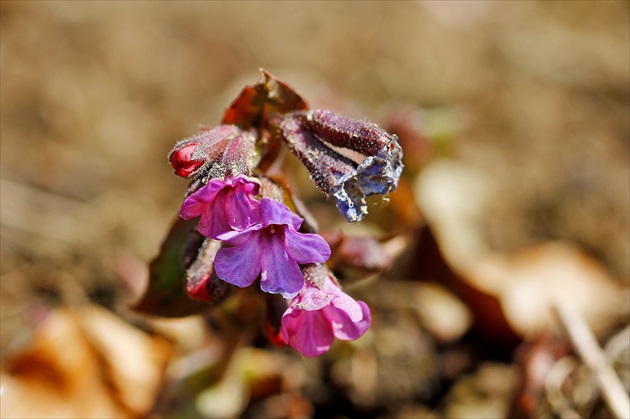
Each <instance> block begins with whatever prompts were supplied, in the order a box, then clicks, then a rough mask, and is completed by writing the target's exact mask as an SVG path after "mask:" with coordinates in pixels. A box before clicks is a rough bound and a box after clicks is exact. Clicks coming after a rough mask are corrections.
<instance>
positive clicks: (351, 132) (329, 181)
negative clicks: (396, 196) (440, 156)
mask: <svg viewBox="0 0 630 419" xmlns="http://www.w3.org/2000/svg"><path fill="white" fill-rule="evenodd" d="M277 125H279V127H280V135H281V136H282V138H283V139H284V140H285V141H286V143H287V144H288V145H289V148H290V149H291V151H293V153H294V154H295V155H296V156H297V157H298V158H299V159H300V160H301V161H302V163H303V164H304V165H305V166H306V168H307V169H308V170H309V172H310V173H311V178H312V179H313V181H314V182H315V184H316V185H317V187H318V188H319V189H321V190H322V191H324V192H325V193H329V194H332V195H333V196H334V197H335V198H336V200H337V208H338V209H339V211H340V212H341V214H342V215H343V216H344V217H345V218H346V220H347V221H348V222H355V221H361V220H362V219H363V217H364V216H365V215H366V214H367V201H366V197H367V196H370V195H386V194H387V193H389V192H391V191H393V190H394V189H396V187H397V186H398V179H399V178H400V175H401V173H402V169H403V164H402V149H401V148H400V145H399V144H398V137H396V136H395V135H391V134H388V133H387V132H385V131H384V130H382V129H381V128H379V127H378V126H377V125H375V124H372V123H368V122H362V121H357V120H354V119H350V118H347V117H345V116H341V115H337V114H335V113H333V112H330V111H325V110H310V111H297V112H292V113H290V114H287V115H285V116H284V117H283V118H282V120H281V121H280V122H278V123H277ZM326 144H330V145H333V146H337V147H342V148H347V149H350V150H354V151H357V152H359V153H362V154H364V155H365V156H367V157H366V158H365V159H364V160H363V161H362V162H361V163H360V164H359V165H357V164H356V163H355V162H353V161H352V160H350V159H349V158H347V157H345V156H343V155H341V154H340V153H338V152H336V151H334V150H333V149H332V148H330V147H328V146H327V145H326Z"/></svg>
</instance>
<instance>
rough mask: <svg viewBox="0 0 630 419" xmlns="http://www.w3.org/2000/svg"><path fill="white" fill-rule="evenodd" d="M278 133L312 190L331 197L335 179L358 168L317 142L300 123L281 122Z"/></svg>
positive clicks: (293, 120) (285, 119) (294, 120)
mask: <svg viewBox="0 0 630 419" xmlns="http://www.w3.org/2000/svg"><path fill="white" fill-rule="evenodd" d="M280 131H281V133H280V134H281V137H282V138H283V139H284V140H285V141H286V143H287V145H288V146H289V149H290V150H291V151H292V152H293V154H295V155H296V156H297V157H298V158H299V159H300V160H301V161H302V163H303V164H304V166H306V168H307V169H308V171H309V172H310V173H311V179H313V182H314V183H315V186H317V187H318V188H319V189H320V190H321V191H322V192H324V193H326V194H328V193H330V190H331V188H332V187H333V186H334V185H335V184H336V183H337V179H339V178H340V177H342V176H343V175H345V174H346V173H349V172H353V171H354V170H355V169H356V167H357V164H356V163H355V162H353V161H352V160H350V159H349V158H347V157H345V156H342V155H341V154H339V153H337V152H336V151H334V150H333V149H331V148H330V147H328V146H327V145H325V144H324V143H322V142H321V141H320V140H318V139H317V137H316V136H315V135H314V134H313V133H312V132H311V131H309V130H308V129H307V128H306V127H305V126H304V124H303V123H302V121H300V120H299V119H296V118H284V119H283V120H282V121H281V122H280Z"/></svg>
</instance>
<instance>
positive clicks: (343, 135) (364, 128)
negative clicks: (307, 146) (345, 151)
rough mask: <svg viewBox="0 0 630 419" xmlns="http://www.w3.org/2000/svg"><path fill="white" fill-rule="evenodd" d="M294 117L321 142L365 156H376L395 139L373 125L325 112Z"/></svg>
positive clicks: (298, 113)
mask: <svg viewBox="0 0 630 419" xmlns="http://www.w3.org/2000/svg"><path fill="white" fill-rule="evenodd" d="M294 115H295V116H296V117H299V118H300V119H302V120H303V121H304V124H305V125H306V126H308V128H309V129H310V130H311V131H313V132H314V133H315V135H317V136H318V137H320V138H321V139H322V140H324V141H326V142H328V143H330V144H332V145H335V146H338V147H344V148H349V149H351V150H354V151H358V152H359V153H362V154H364V155H366V156H374V155H376V154H377V153H378V152H379V150H381V149H383V147H385V146H387V145H388V144H390V143H391V142H392V140H393V139H394V138H395V137H394V136H393V135H391V134H389V133H387V132H386V131H385V130H383V129H382V128H380V127H379V126H378V125H376V124H374V123H371V122H364V121H358V120H356V119H352V118H348V117H346V116H343V115H339V114H336V113H334V112H331V111H327V110H321V109H314V110H310V111H300V112H294Z"/></svg>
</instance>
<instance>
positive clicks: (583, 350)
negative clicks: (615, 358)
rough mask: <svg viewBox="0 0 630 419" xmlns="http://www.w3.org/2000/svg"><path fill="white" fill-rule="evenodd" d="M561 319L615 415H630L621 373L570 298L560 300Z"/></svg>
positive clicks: (558, 309)
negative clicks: (612, 363) (620, 377)
mask: <svg viewBox="0 0 630 419" xmlns="http://www.w3.org/2000/svg"><path fill="white" fill-rule="evenodd" d="M555 309H556V313H557V315H558V318H559V319H560V323H561V324H562V326H563V327H564V329H565V330H566V332H567V333H568V335H569V338H570V339H571V343H572V344H573V347H574V348H575V350H576V352H577V353H578V354H579V355H580V357H581V358H582V360H583V361H584V363H585V364H586V365H587V366H588V367H589V368H590V369H591V371H593V373H594V374H595V377H596V380H597V384H598V385H599V387H600V390H601V392H602V396H603V399H604V401H605V403H606V405H607V406H608V408H609V409H610V412H611V413H612V414H613V415H614V416H615V417H616V418H630V398H629V397H628V393H626V391H625V389H624V388H623V385H622V384H621V381H620V380H619V377H618V376H617V375H616V373H615V371H614V370H613V368H612V367H611V366H610V364H609V363H608V360H607V358H606V355H604V353H603V352H602V349H601V348H600V347H599V345H598V344H597V341H596V340H595V336H593V333H592V332H591V330H590V329H589V328H588V326H587V325H586V323H585V322H584V320H583V319H582V318H581V317H580V314H579V313H578V312H577V310H576V309H575V308H574V307H573V306H572V305H571V303H570V302H568V301H563V300H560V301H558V302H557V303H556V306H555Z"/></svg>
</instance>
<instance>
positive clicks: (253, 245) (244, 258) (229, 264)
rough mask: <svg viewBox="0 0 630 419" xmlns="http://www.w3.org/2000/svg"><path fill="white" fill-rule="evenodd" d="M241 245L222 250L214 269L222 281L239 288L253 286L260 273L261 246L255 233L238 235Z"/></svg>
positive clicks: (249, 232) (215, 261)
mask: <svg viewBox="0 0 630 419" xmlns="http://www.w3.org/2000/svg"><path fill="white" fill-rule="evenodd" d="M238 242H239V244H238V245H236V246H232V247H223V248H221V249H220V250H219V251H218V253H217V256H216V258H215V259H214V269H215V271H216V273H217V275H218V276H219V278H221V279H222V280H224V281H225V282H229V283H230V284H234V285H236V286H239V287H247V286H249V285H251V284H252V283H253V282H254V281H255V280H256V278H257V277H258V274H259V273H260V261H259V258H260V255H261V253H260V250H259V247H260V244H259V240H257V238H256V233H255V231H248V232H245V233H241V234H239V235H238Z"/></svg>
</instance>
